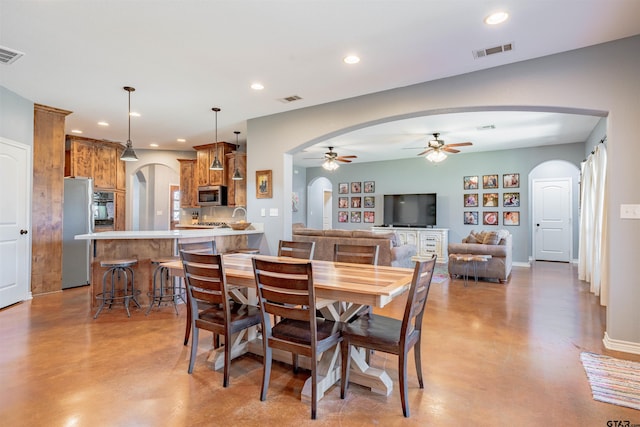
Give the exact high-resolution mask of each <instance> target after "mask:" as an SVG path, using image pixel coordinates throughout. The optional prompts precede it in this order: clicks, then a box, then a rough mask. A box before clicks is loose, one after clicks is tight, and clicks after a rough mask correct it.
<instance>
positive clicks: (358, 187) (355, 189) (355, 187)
mask: <svg viewBox="0 0 640 427" xmlns="http://www.w3.org/2000/svg"><path fill="white" fill-rule="evenodd" d="M351 192H352V193H362V183H361V182H360V181H357V182H352V183H351Z"/></svg>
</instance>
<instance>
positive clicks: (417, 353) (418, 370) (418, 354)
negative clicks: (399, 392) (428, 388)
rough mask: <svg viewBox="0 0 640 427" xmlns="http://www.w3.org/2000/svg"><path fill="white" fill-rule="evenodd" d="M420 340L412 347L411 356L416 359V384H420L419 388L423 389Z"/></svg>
mask: <svg viewBox="0 0 640 427" xmlns="http://www.w3.org/2000/svg"><path fill="white" fill-rule="evenodd" d="M420 338H421V337H419V338H418V341H417V342H416V344H415V345H414V346H413V355H414V356H415V357H416V373H417V375H418V383H419V384H420V388H424V384H423V382H422V354H421V352H420Z"/></svg>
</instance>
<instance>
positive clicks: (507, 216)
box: [502, 211, 520, 226]
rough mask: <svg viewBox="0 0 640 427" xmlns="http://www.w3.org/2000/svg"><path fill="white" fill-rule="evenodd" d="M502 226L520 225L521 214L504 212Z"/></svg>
mask: <svg viewBox="0 0 640 427" xmlns="http://www.w3.org/2000/svg"><path fill="white" fill-rule="evenodd" d="M502 225H505V226H508V225H520V212H518V211H504V212H502Z"/></svg>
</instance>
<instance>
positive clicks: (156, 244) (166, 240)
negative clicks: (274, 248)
mask: <svg viewBox="0 0 640 427" xmlns="http://www.w3.org/2000/svg"><path fill="white" fill-rule="evenodd" d="M263 235H264V228H263V224H255V223H253V224H252V225H251V226H250V227H249V228H248V229H246V230H233V229H231V228H208V229H207V228H203V229H192V230H165V231H162V230H154V231H105V232H101V233H88V234H79V235H77V236H75V239H76V240H90V241H91V245H90V249H89V250H90V252H91V254H90V263H91V265H90V271H91V283H90V284H91V293H92V298H91V308H92V309H93V308H95V307H97V305H98V303H97V301H96V298H95V296H96V294H98V293H100V292H102V275H103V274H104V272H105V271H106V269H105V268H102V267H100V262H101V261H103V260H106V259H122V258H136V259H137V260H138V264H137V265H136V266H135V267H134V271H135V287H136V289H137V290H139V291H140V295H139V297H138V300H139V301H140V303H141V304H142V305H143V306H144V305H148V304H149V298H148V296H147V293H148V292H150V291H151V288H152V279H153V269H154V266H152V265H151V260H152V259H155V258H162V257H171V256H176V255H178V251H177V247H178V243H187V242H201V241H207V240H212V239H213V240H215V241H216V248H217V250H218V252H220V253H224V252H231V251H234V250H236V249H242V248H247V247H252V248H261V247H262V246H263V244H265V245H266V243H264V242H263V240H264V239H263Z"/></svg>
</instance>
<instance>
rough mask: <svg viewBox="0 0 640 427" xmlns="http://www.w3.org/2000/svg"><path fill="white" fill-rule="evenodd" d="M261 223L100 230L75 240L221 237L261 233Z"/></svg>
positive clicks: (79, 236)
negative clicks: (245, 226) (240, 226)
mask: <svg viewBox="0 0 640 427" xmlns="http://www.w3.org/2000/svg"><path fill="white" fill-rule="evenodd" d="M263 232H264V229H263V224H255V223H254V224H251V226H250V227H249V228H248V229H246V230H233V229H231V228H206V229H204V228H203V229H193V230H149V231H102V232H99V233H87V234H78V235H76V236H75V239H76V240H132V239H133V240H135V239H189V238H195V237H222V236H243V235H249V234H262V233H263Z"/></svg>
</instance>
